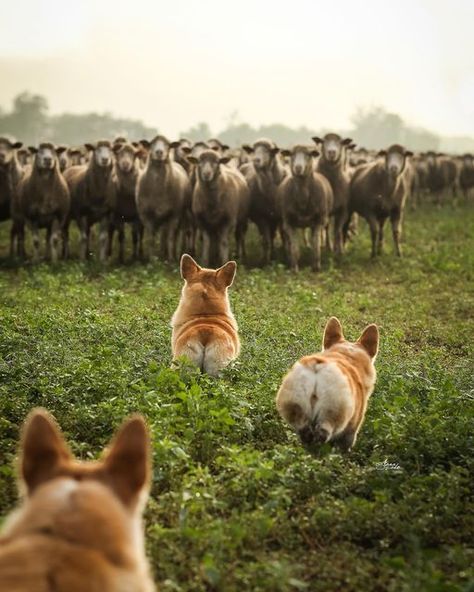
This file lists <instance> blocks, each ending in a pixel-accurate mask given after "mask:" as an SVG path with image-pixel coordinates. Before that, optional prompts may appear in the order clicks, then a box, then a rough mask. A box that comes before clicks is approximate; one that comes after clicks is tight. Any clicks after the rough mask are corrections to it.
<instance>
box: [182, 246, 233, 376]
mask: <svg viewBox="0 0 474 592" xmlns="http://www.w3.org/2000/svg"><path fill="white" fill-rule="evenodd" d="M236 268H237V265H236V263H235V262H234V261H229V262H228V263H226V264H225V265H223V266H222V267H220V268H219V269H217V270H213V269H203V268H201V267H200V266H199V265H198V264H197V263H196V262H195V261H194V260H193V259H192V258H191V257H190V256H189V255H183V256H182V258H181V275H182V277H183V279H184V280H185V284H184V286H183V290H182V293H181V299H180V302H179V304H178V308H177V309H176V311H175V313H174V315H173V318H172V320H171V326H172V329H173V333H172V338H171V347H172V353H173V360H176V359H178V358H180V357H186V358H187V359H188V360H190V361H191V362H192V363H193V364H195V365H196V366H197V367H198V368H200V369H201V370H202V371H203V372H206V373H207V374H210V375H211V376H216V375H218V374H219V373H220V372H221V371H222V370H223V369H224V368H225V367H226V366H228V365H229V364H230V362H231V361H232V360H235V359H236V358H237V356H238V355H239V352H240V340H239V335H238V327H237V323H236V320H235V318H234V315H233V314H232V311H231V308H230V302H229V296H228V293H227V289H228V288H229V286H231V285H232V282H233V280H234V277H235V272H236Z"/></svg>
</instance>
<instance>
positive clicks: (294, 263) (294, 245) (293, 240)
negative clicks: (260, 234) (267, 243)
mask: <svg viewBox="0 0 474 592" xmlns="http://www.w3.org/2000/svg"><path fill="white" fill-rule="evenodd" d="M284 232H285V235H286V244H287V248H288V257H289V260H290V269H291V270H292V271H295V272H296V271H298V261H299V258H300V250H299V245H298V233H297V231H296V229H295V228H293V227H292V226H289V225H285V227H284Z"/></svg>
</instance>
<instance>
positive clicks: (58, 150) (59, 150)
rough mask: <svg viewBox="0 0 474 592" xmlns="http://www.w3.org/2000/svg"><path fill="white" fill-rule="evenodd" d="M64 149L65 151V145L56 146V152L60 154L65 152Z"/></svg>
mask: <svg viewBox="0 0 474 592" xmlns="http://www.w3.org/2000/svg"><path fill="white" fill-rule="evenodd" d="M66 151H67V146H58V147H57V148H56V152H57V154H62V153H63V152H66Z"/></svg>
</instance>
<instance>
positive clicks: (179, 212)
mask: <svg viewBox="0 0 474 592" xmlns="http://www.w3.org/2000/svg"><path fill="white" fill-rule="evenodd" d="M141 143H142V145H143V146H145V147H146V148H147V149H148V150H149V153H148V159H147V164H146V168H145V170H144V171H143V172H142V173H141V174H140V177H139V178H138V183H137V193H136V203H137V209H138V215H139V217H140V220H141V222H142V224H143V226H144V227H145V230H146V231H147V232H148V234H149V235H150V239H151V251H152V255H153V256H156V234H157V231H158V230H159V229H161V255H162V257H163V258H165V259H167V260H168V261H173V260H175V259H176V256H177V254H176V243H177V235H178V230H179V227H180V224H181V223H182V218H183V211H184V207H185V205H186V201H187V200H188V199H189V198H188V194H189V192H190V190H191V189H190V184H189V177H188V175H187V173H186V171H185V170H184V169H183V167H182V166H181V165H180V164H178V163H177V162H174V161H173V160H171V158H170V150H171V149H172V148H177V147H178V146H179V142H170V141H169V140H168V139H167V138H165V137H164V136H160V135H158V136H156V137H155V138H153V140H151V142H148V141H146V140H143V141H142V142H141Z"/></svg>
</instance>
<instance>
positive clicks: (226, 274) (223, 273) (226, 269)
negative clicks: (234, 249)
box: [216, 261, 237, 288]
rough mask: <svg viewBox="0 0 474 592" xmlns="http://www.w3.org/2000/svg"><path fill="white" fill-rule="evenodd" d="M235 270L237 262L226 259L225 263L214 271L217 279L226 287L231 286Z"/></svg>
mask: <svg viewBox="0 0 474 592" xmlns="http://www.w3.org/2000/svg"><path fill="white" fill-rule="evenodd" d="M236 271H237V263H236V262H235V261H227V263H226V264H225V265H223V266H222V267H219V269H218V270H217V271H216V277H217V281H218V282H219V283H221V284H223V285H224V286H225V287H226V288H228V287H229V286H232V282H233V281H234V277H235V273H236Z"/></svg>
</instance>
